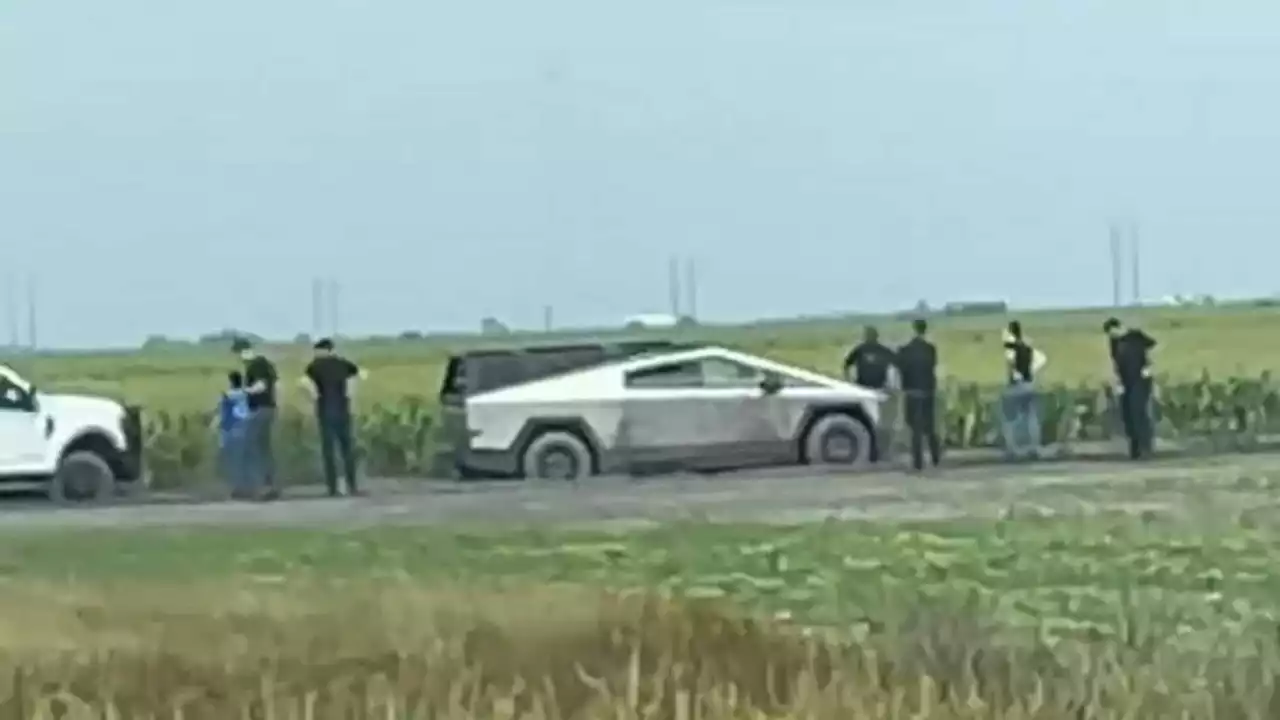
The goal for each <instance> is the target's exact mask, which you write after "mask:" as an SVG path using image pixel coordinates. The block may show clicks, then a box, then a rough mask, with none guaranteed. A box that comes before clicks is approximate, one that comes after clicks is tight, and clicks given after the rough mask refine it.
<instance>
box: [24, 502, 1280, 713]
mask: <svg viewBox="0 0 1280 720" xmlns="http://www.w3.org/2000/svg"><path fill="white" fill-rule="evenodd" d="M1211 509H1212V508H1211ZM1277 540H1280V512H1277V511H1276V509H1275V508H1272V507H1255V508H1253V509H1251V510H1250V511H1249V512H1248V513H1246V514H1245V515H1242V516H1241V515H1232V516H1227V515H1220V514H1217V513H1208V514H1207V518H1202V519H1199V520H1192V519H1183V520H1176V519H1171V518H1158V517H1154V516H1141V515H1136V516H1135V515H1121V514H1104V515H1095V516H1089V517H1078V518H1065V517H1064V518H1046V517H1024V518H1017V517H1011V518H1008V519H1005V520H1002V521H1000V522H998V523H990V522H987V523H981V522H977V521H965V522H952V523H932V524H927V525H925V524H921V525H885V524H857V523H827V524H817V525H806V526H797V527H763V526H747V525H730V526H716V525H707V524H682V525H671V526H664V527H661V528H657V529H654V530H646V531H642V532H630V533H627V534H614V533H606V532H596V531H592V532H587V531H570V530H549V529H537V528H530V529H525V530H518V531H513V530H497V529H495V530H483V531H469V532H458V531H452V530H445V529H423V528H398V529H371V530H358V531H350V532H319V531H316V532H311V531H300V530H290V531H283V530H281V531H258V532H244V531H222V532H218V531H208V530H204V531H199V532H178V531H145V532H119V533H97V534H77V533H72V534H65V533H59V534H43V533H42V534H17V533H11V534H9V535H8V536H6V538H5V542H4V543H3V547H4V550H3V556H2V558H3V560H2V562H0V569H2V570H3V573H4V577H5V581H4V582H3V583H0V601H2V602H3V603H4V607H5V608H6V610H7V611H8V612H6V613H4V615H3V616H0V638H2V639H3V642H0V647H2V648H3V649H2V650H0V697H3V698H7V699H6V700H5V701H4V702H3V703H0V717H4V718H10V717H13V718H19V717H22V718H27V717H72V718H74V717H86V718H87V717H94V718H100V717H119V718H135V717H138V718H140V717H157V718H159V717H165V718H170V717H173V718H177V717H182V718H218V719H222V718H240V717H246V718H248V717H257V718H331V717H332V718H339V717H342V718H375V717H376V718H418V717H423V718H425V717H449V718H514V717H526V718H709V719H721V718H735V719H736V718H814V719H818V720H825V719H827V718H830V719H831V720H837V719H839V720H857V719H862V718H906V717H913V718H939V719H958V718H972V719H974V720H977V719H979V718H982V719H986V718H1008V719H1023V718H1045V719H1052V720H1057V719H1058V718H1063V719H1065V718H1122V717H1123V718H1152V719H1155V718H1170V717H1195V718H1201V717H1203V718H1209V717H1213V718H1241V719H1244V718H1273V717H1278V716H1280V714H1278V713H1280V694H1277V684H1278V680H1277V678H1280V640H1278V637H1277V624H1276V620H1277V614H1278V613H1280V577H1278V576H1277V575H1276V574H1275V573H1274V568H1275V567H1276V564H1277V561H1280V543H1278V542H1277ZM59 712H61V713H62V714H59ZM104 713H105V714H104Z"/></svg>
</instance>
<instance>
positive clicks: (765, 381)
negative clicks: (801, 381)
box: [760, 373, 782, 395]
mask: <svg viewBox="0 0 1280 720" xmlns="http://www.w3.org/2000/svg"><path fill="white" fill-rule="evenodd" d="M781 391H782V378H780V377H778V376H777V375H774V374H773V373H769V374H767V375H765V376H764V378H762V379H761V380H760V392H762V393H764V394H765V395H776V394H777V393H779V392H781Z"/></svg>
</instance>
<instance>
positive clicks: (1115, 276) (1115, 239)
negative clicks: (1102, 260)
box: [1111, 222, 1123, 307]
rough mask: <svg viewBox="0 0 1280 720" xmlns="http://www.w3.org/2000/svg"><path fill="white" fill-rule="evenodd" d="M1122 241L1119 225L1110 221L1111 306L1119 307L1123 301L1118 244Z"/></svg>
mask: <svg viewBox="0 0 1280 720" xmlns="http://www.w3.org/2000/svg"><path fill="white" fill-rule="evenodd" d="M1121 242H1122V239H1121V235H1120V226H1119V225H1117V224H1116V223H1115V222H1112V223H1111V306H1112V307H1120V303H1121V302H1123V298H1122V295H1123V290H1122V288H1121V280H1120V277H1121V275H1120V266H1121V263H1122V258H1121V250H1120V244H1121Z"/></svg>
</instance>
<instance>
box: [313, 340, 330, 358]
mask: <svg viewBox="0 0 1280 720" xmlns="http://www.w3.org/2000/svg"><path fill="white" fill-rule="evenodd" d="M311 349H312V350H314V351H315V353H316V355H320V356H323V355H332V354H333V340H331V339H329V338H320V339H319V340H317V341H316V343H315V344H314V345H312V346H311Z"/></svg>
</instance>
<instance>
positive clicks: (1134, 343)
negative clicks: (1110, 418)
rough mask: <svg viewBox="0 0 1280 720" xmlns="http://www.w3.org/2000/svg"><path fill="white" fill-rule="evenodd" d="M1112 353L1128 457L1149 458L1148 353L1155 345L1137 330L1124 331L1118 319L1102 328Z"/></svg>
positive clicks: (1151, 440)
mask: <svg viewBox="0 0 1280 720" xmlns="http://www.w3.org/2000/svg"><path fill="white" fill-rule="evenodd" d="M1102 330H1103V332H1105V333H1106V334H1107V339H1108V344H1109V347H1110V350H1111V366H1112V369H1113V370H1115V374H1116V380H1117V381H1118V386H1117V391H1118V392H1119V395H1120V419H1121V421H1122V422H1123V424H1124V433H1125V435H1126V436H1128V438H1129V457H1130V458H1131V459H1134V460H1140V459H1142V458H1146V457H1150V456H1151V454H1152V453H1153V452H1154V451H1155V429H1154V428H1153V427H1152V424H1151V398H1152V393H1153V390H1154V388H1155V383H1154V380H1153V379H1152V372H1151V351H1152V350H1154V349H1155V347H1156V341H1155V340H1154V339H1152V338H1151V336H1150V335H1147V334H1146V333H1145V332H1143V331H1142V330H1139V329H1138V328H1126V327H1125V326H1124V323H1122V322H1120V320H1119V319H1117V318H1108V319H1107V321H1106V322H1105V323H1103V324H1102Z"/></svg>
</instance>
